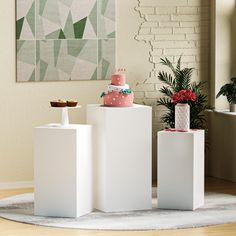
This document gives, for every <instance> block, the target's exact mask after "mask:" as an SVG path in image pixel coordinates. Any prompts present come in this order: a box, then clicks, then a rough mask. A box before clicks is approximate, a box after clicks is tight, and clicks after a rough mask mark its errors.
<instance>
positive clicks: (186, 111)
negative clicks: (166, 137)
mask: <svg viewBox="0 0 236 236" xmlns="http://www.w3.org/2000/svg"><path fill="white" fill-rule="evenodd" d="M175 129H176V130H179V131H188V130H189V129H190V106H189V105H188V104H182V103H178V104H176V105H175Z"/></svg>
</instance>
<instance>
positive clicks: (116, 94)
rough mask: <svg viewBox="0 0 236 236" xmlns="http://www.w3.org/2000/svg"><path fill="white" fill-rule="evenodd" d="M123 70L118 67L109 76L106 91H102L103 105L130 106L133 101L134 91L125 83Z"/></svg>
mask: <svg viewBox="0 0 236 236" xmlns="http://www.w3.org/2000/svg"><path fill="white" fill-rule="evenodd" d="M124 72H125V70H123V69H119V70H118V71H117V72H116V73H115V74H114V75H112V78H111V84H110V85H108V92H107V93H102V96H101V97H103V104H104V106H110V107H130V106H132V105H133V102H134V93H133V92H132V90H131V89H130V87H129V85H128V84H126V76H125V74H124Z"/></svg>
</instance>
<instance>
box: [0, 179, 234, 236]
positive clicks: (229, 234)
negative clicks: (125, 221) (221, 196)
mask: <svg viewBox="0 0 236 236" xmlns="http://www.w3.org/2000/svg"><path fill="white" fill-rule="evenodd" d="M206 182H207V183H206V190H207V191H211V192H221V193H229V194H234V195H236V183H231V182H227V181H223V180H218V179H213V178H209V179H207V181H206ZM27 192H32V189H21V190H5V191H3V190H1V191H0V198H5V197H8V196H12V195H16V194H20V193H27ZM235 214H236V212H235ZM61 235H64V236H89V235H95V236H140V235H141V236H154V235H155V236H159V235H161V236H205V235H209V236H236V223H235V224H228V225H219V226H212V227H205V228H196V229H185V230H163V231H130V232H128V231H84V230H70V229H57V228H49V227H39V226H32V225H27V224H20V223H16V222H11V221H7V220H3V219H0V236H61Z"/></svg>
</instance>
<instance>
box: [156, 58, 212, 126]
mask: <svg viewBox="0 0 236 236" xmlns="http://www.w3.org/2000/svg"><path fill="white" fill-rule="evenodd" d="M161 64H162V65H164V66H166V67H167V68H169V69H170V70H171V73H167V72H165V71H160V72H159V74H158V79H159V80H160V81H161V82H163V83H164V84H165V86H163V87H162V88H161V89H160V92H161V93H162V94H163V95H164V97H162V98H160V99H159V100H158V101H157V105H159V106H164V107H165V108H166V113H165V114H164V115H163V116H162V123H164V124H166V126H167V127H170V128H178V127H176V126H177V125H178V124H176V118H178V116H179V117H180V115H178V114H176V112H178V110H181V109H182V111H180V113H179V112H178V113H179V114H182V115H184V116H185V117H187V118H188V117H189V115H190V129H205V126H206V120H205V115H204V111H205V110H206V109H209V108H210V106H208V104H207V96H206V95H205V94H204V93H203V88H204V85H205V82H203V81H201V82H198V83H197V82H192V81H191V80H192V73H193V70H194V68H181V57H180V58H179V60H178V62H177V65H176V66H175V65H173V64H172V63H171V61H170V60H168V59H167V58H161ZM189 109H190V114H189ZM183 110H184V111H183ZM184 113H185V114H184ZM186 114H187V115H186ZM175 115H177V116H175ZM180 118H181V120H182V121H184V118H183V117H182V116H181V117H180Z"/></svg>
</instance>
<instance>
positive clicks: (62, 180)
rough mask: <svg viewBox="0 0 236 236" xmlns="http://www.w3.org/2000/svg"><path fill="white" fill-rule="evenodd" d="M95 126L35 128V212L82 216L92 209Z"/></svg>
mask: <svg viewBox="0 0 236 236" xmlns="http://www.w3.org/2000/svg"><path fill="white" fill-rule="evenodd" d="M91 140H92V127H91V126H89V125H67V126H60V125H59V124H50V125H45V126H42V127H37V128H35V164H34V171H35V206H34V207H35V209H34V210H35V215H40V216H56V217H79V216H82V215H85V214H87V213H89V212H91V211H92V209H93V204H92V196H93V194H92V153H91V150H92V145H91Z"/></svg>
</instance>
